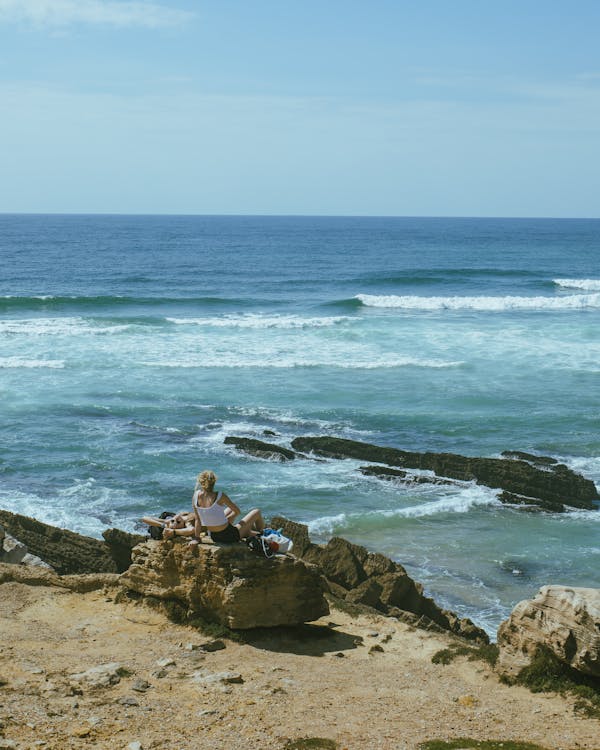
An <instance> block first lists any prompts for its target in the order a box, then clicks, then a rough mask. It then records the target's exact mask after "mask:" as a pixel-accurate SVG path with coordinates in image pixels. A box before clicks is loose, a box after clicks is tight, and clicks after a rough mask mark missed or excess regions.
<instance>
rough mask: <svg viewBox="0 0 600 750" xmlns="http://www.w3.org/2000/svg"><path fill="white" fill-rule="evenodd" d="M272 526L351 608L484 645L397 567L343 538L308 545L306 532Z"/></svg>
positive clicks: (283, 524) (288, 524) (290, 525)
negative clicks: (289, 539) (368, 609)
mask: <svg viewBox="0 0 600 750" xmlns="http://www.w3.org/2000/svg"><path fill="white" fill-rule="evenodd" d="M271 524H272V525H273V526H275V527H277V528H282V529H283V532H284V534H286V536H289V537H290V538H291V539H293V541H294V553H295V554H297V555H298V556H299V557H301V558H302V559H303V560H306V561H308V562H311V563H314V564H315V565H316V566H317V567H318V568H319V570H320V571H321V572H322V573H323V575H324V576H325V578H326V579H327V581H328V582H329V585H330V588H331V593H332V594H334V595H335V596H336V597H338V598H339V599H343V600H345V601H346V602H348V603H350V604H358V605H363V606H366V607H370V608H372V609H375V610H377V611H378V612H381V613H383V614H385V615H388V616H393V617H397V618H398V619H400V620H403V621H404V622H408V623H410V624H412V625H415V626H416V627H419V628H423V629H425V630H432V629H433V630H440V631H442V630H446V631H449V632H451V633H454V634H455V635H458V636H460V637H461V638H467V639H469V640H474V641H479V642H482V643H487V642H488V640H489V639H488V636H487V634H486V633H485V631H483V630H482V629H481V628H478V627H477V626H476V625H474V624H473V622H471V620H469V619H468V618H462V619H461V618H459V617H457V616H456V615H455V614H454V612H450V611H449V610H445V609H442V608H441V607H439V606H438V605H437V604H436V603H435V602H434V601H433V599H430V598H429V597H427V596H425V595H424V594H423V587H422V586H421V584H419V583H416V582H415V581H413V579H412V578H411V577H410V576H409V575H408V573H407V572H406V570H405V569H404V568H403V567H402V565H400V564H399V563H396V562H393V561H392V560H390V559H389V558H388V557H385V556H384V555H381V554H379V553H373V552H369V551H368V550H367V549H365V548H364V547H361V546H360V545H358V544H352V543H351V542H348V541H347V540H346V539H342V538H340V537H333V539H330V540H329V542H327V544H325V545H320V544H314V543H313V542H311V541H310V538H309V535H308V527H307V526H305V525H304V524H301V523H296V522H295V521H289V520H288V519H287V518H283V517H282V516H275V517H274V518H272V519H271Z"/></svg>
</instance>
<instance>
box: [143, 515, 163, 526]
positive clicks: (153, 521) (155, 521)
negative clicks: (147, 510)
mask: <svg viewBox="0 0 600 750" xmlns="http://www.w3.org/2000/svg"><path fill="white" fill-rule="evenodd" d="M141 520H142V521H143V523H147V524H148V526H158V527H160V528H164V526H165V522H164V521H163V520H162V519H161V518H153V517H152V516H144V517H143V518H142V519H141Z"/></svg>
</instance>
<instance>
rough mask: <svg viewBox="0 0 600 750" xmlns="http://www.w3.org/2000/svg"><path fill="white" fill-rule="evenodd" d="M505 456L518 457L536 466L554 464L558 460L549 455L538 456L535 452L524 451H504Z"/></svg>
mask: <svg viewBox="0 0 600 750" xmlns="http://www.w3.org/2000/svg"><path fill="white" fill-rule="evenodd" d="M501 455H502V457H503V458H513V459H514V458H516V459H517V460H518V461H527V462H528V463H530V464H534V466H553V465H554V464H557V463H558V461H557V460H556V459H555V458H550V457H549V456H536V455H535V454H533V453H525V452H524V451H502V454H501Z"/></svg>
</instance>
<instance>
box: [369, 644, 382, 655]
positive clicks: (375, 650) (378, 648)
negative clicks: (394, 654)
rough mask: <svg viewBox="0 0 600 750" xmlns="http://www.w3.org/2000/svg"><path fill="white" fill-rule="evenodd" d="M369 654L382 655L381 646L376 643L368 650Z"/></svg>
mask: <svg viewBox="0 0 600 750" xmlns="http://www.w3.org/2000/svg"><path fill="white" fill-rule="evenodd" d="M369 653H370V654H377V653H381V654H382V653H383V646H380V645H379V643H376V644H375V645H374V646H371V648H370V649H369Z"/></svg>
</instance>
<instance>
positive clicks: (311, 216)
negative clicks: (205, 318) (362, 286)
mask: <svg viewBox="0 0 600 750" xmlns="http://www.w3.org/2000/svg"><path fill="white" fill-rule="evenodd" d="M2 216H99V217H101V216H105V217H109V216H111V217H112V216H123V217H125V216H134V217H144V218H149V217H163V218H165V217H174V218H175V217H180V218H223V219H225V218H231V219H244V218H246V219H250V218H254V219H302V218H305V219H510V220H536V221H543V220H547V221H556V220H561V221H598V220H600V216H525V215H522V216H507V215H500V214H498V215H483V214H481V215H466V214H446V215H444V214H309V213H281V214H269V213H265V214H260V213H258V214H255V213H158V212H155V213H144V212H132V213H129V212H123V211H0V217H2Z"/></svg>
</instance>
